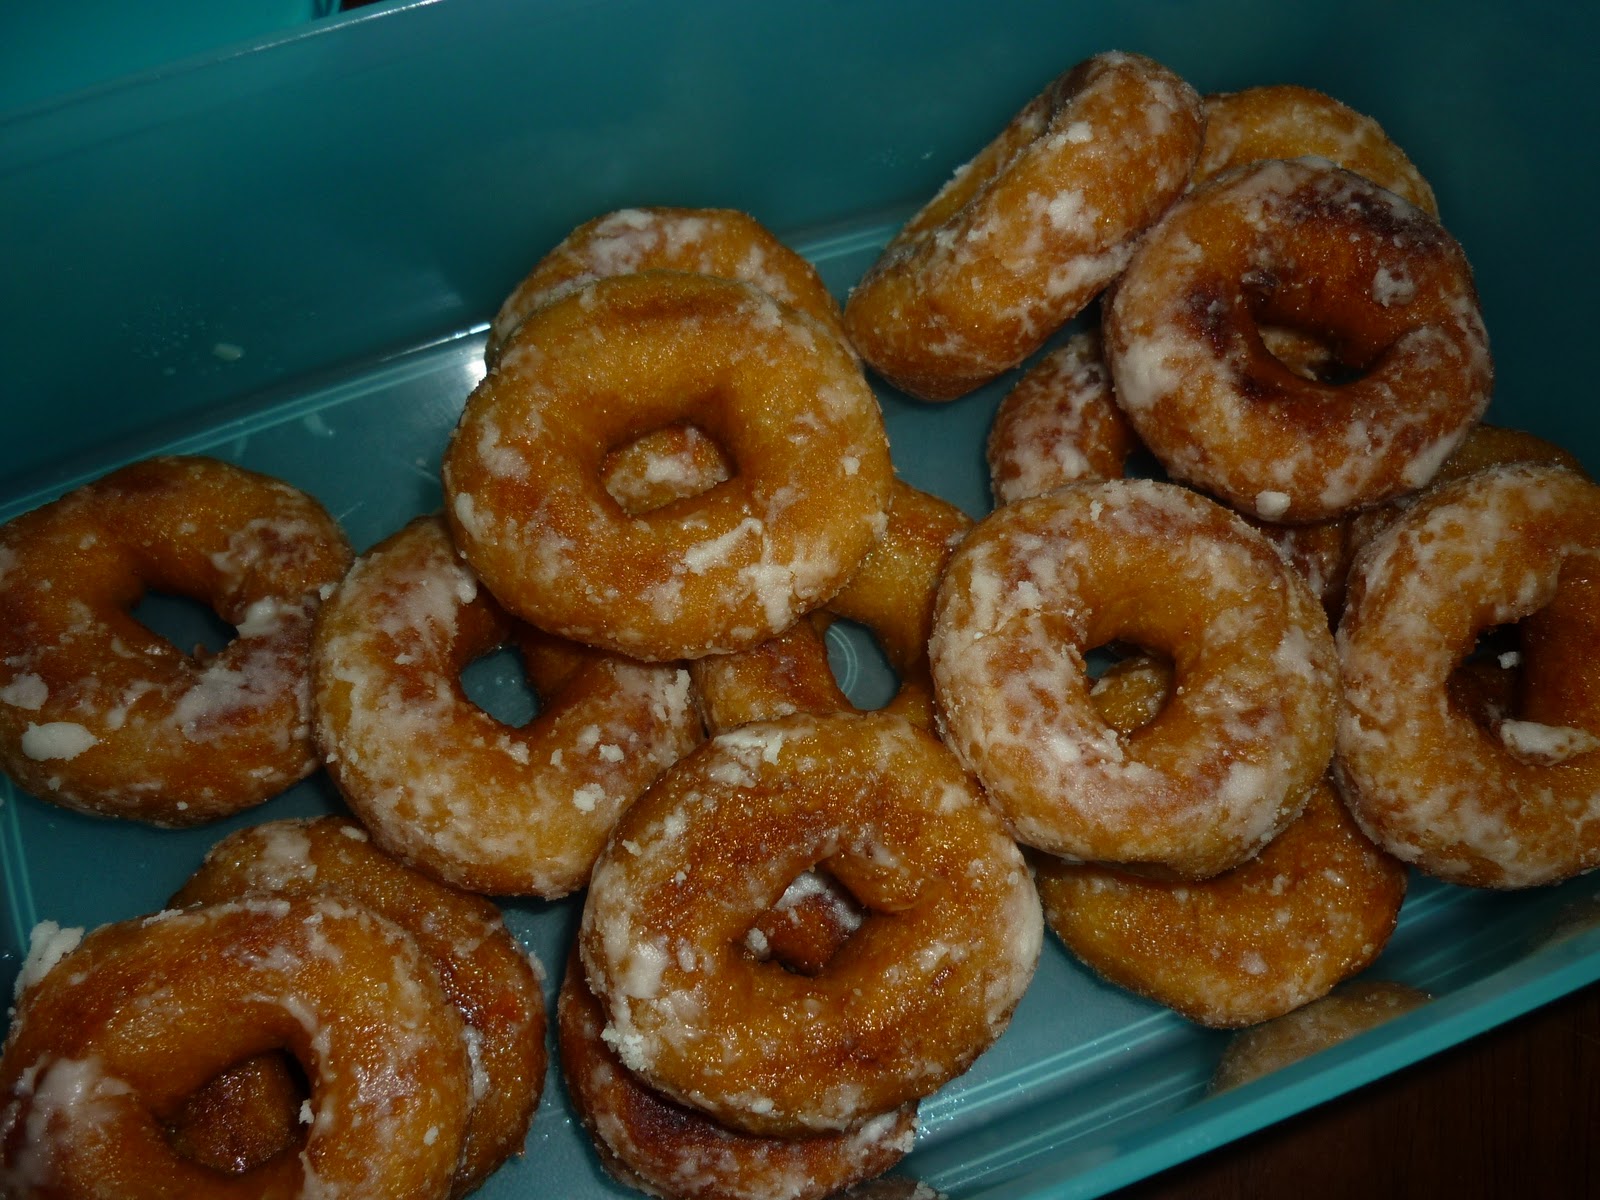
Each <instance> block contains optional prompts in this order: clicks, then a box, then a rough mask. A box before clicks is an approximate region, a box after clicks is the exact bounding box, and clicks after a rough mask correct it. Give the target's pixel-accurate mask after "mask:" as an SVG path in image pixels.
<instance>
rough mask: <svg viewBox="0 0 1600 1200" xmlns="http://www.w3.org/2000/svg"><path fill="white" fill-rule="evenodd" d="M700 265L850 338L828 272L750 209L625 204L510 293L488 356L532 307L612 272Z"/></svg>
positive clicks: (570, 240) (579, 233)
mask: <svg viewBox="0 0 1600 1200" xmlns="http://www.w3.org/2000/svg"><path fill="white" fill-rule="evenodd" d="M639 271H693V272H697V273H698V274H701V275H715V276H716V277H717V278H719V279H737V280H741V281H742V282H744V283H748V284H751V285H753V286H755V287H758V288H760V289H761V290H762V291H763V292H765V293H766V294H767V295H769V296H771V297H772V298H773V299H774V300H779V301H782V302H783V303H784V304H787V305H790V306H791V307H794V308H798V309H799V310H800V311H802V312H804V313H806V314H807V315H809V316H811V317H814V318H815V319H816V320H817V321H819V322H821V323H822V324H823V325H824V326H825V327H827V328H828V329H830V330H831V331H832V332H833V333H834V335H835V336H836V337H838V338H839V340H840V341H841V342H845V341H846V339H845V336H844V328H843V326H842V325H841V324H840V314H839V306H838V304H837V303H836V302H835V301H834V299H833V297H832V296H831V295H830V294H829V292H828V289H827V287H826V286H824V284H823V282H822V279H821V277H820V276H819V275H818V274H817V271H816V268H815V267H813V266H812V265H811V264H810V263H809V262H807V261H806V260H805V259H803V258H801V257H800V255H798V254H796V253H795V252H794V251H793V250H791V249H789V247H787V246H785V245H784V244H783V243H782V242H780V241H779V240H778V239H777V238H776V237H774V236H773V235H772V233H771V232H769V231H768V230H767V229H766V228H765V227H764V226H763V225H762V224H761V223H760V222H759V221H757V220H756V219H755V218H754V217H752V216H750V215H749V214H747V213H742V212H738V211H736V210H734V209H728V208H624V209H619V210H618V211H616V212H611V213H606V214H604V215H603V216H599V217H595V218H594V219H593V220H592V221H585V222H584V223H583V224H582V225H580V226H578V228H576V229H574V230H573V231H572V232H571V233H570V234H568V235H567V236H566V237H565V238H563V239H562V241H561V244H560V245H558V246H557V247H556V248H555V249H553V250H552V251H550V253H549V254H547V255H545V257H544V258H543V259H541V260H540V261H539V263H538V264H537V265H536V266H535V267H534V268H533V270H532V271H530V272H529V273H528V276H527V278H525V279H524V280H523V281H522V282H521V283H520V284H518V285H517V288H516V290H515V291H513V292H512V293H511V295H510V296H508V297H507V298H506V301H505V303H504V304H502V305H501V306H500V311H499V312H498V313H496V314H495V318H494V321H493V322H492V323H491V324H490V327H489V338H488V342H487V344H486V345H485V347H484V352H483V356H484V359H485V361H487V362H488V364H489V366H490V367H491V368H492V367H493V366H494V365H495V364H496V363H497V362H498V361H499V360H500V357H501V355H502V354H503V353H504V352H505V346H506V343H507V342H508V341H510V340H511V338H512V336H513V335H514V334H515V333H516V331H517V329H518V327H520V326H521V324H522V322H523V321H525V320H527V318H528V314H529V313H531V312H533V310H534V309H536V308H540V307H542V306H543V305H545V304H548V303H550V302H551V301H552V300H555V299H558V298H559V297H560V296H561V295H562V294H563V293H564V292H565V291H566V290H569V289H571V288H573V287H576V286H579V285H581V284H583V283H587V282H589V281H590V280H593V279H599V278H603V277H605V276H608V275H630V274H635V273H637V272H639Z"/></svg>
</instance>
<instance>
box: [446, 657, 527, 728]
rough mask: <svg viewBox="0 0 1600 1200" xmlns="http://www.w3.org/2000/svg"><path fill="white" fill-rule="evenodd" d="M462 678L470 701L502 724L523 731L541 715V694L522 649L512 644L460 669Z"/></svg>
mask: <svg viewBox="0 0 1600 1200" xmlns="http://www.w3.org/2000/svg"><path fill="white" fill-rule="evenodd" d="M460 679H461V690H462V691H463V692H465V693H466V696H467V699H468V700H470V701H472V703H474V704H476V705H477V706H478V707H479V708H481V709H482V710H483V711H484V712H486V713H488V714H489V715H490V716H491V717H493V718H494V719H495V720H496V721H498V722H500V724H502V725H507V726H509V727H511V728H512V729H521V728H522V727H523V726H525V725H527V724H528V723H529V722H531V721H532V720H533V719H534V718H535V717H536V716H538V715H539V711H540V705H539V694H538V692H537V691H536V690H535V689H534V687H533V685H532V683H531V682H530V681H529V677H528V669H527V664H526V662H525V660H524V659H523V656H522V651H521V649H520V648H518V647H517V646H515V645H513V644H511V643H504V644H501V645H497V646H494V647H491V648H490V649H489V650H487V651H485V652H484V653H482V654H479V655H478V656H477V657H475V658H473V659H472V660H471V661H470V662H468V663H467V665H466V666H464V667H462V668H461V676H460Z"/></svg>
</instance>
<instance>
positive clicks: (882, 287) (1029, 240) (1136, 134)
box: [844, 52, 1204, 400]
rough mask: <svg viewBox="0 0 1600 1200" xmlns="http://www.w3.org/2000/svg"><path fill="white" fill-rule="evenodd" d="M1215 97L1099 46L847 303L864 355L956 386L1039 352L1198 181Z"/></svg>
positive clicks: (905, 378) (908, 384) (897, 380)
mask: <svg viewBox="0 0 1600 1200" xmlns="http://www.w3.org/2000/svg"><path fill="white" fill-rule="evenodd" d="M1203 125H1204V119H1203V117H1202V115H1201V110H1200V97H1199V96H1198V95H1197V94H1196V93H1195V91H1194V89H1193V88H1191V87H1190V86H1189V85H1188V84H1187V83H1185V82H1184V81H1183V80H1182V79H1180V78H1178V76H1176V75H1174V74H1173V73H1172V72H1171V71H1169V70H1168V69H1167V68H1166V67H1163V66H1161V65H1160V64H1159V63H1156V62H1152V61H1151V60H1150V59H1148V58H1143V57H1141V56H1139V55H1136V54H1123V53H1115V52H1113V53H1106V54H1097V55H1095V56H1094V57H1093V58H1090V59H1086V60H1085V61H1083V62H1081V63H1079V64H1078V65H1077V66H1075V67H1073V68H1072V69H1071V70H1070V71H1068V72H1067V73H1066V74H1064V75H1062V76H1060V77H1059V78H1058V79H1056V80H1055V81H1054V82H1052V83H1051V84H1050V86H1049V87H1047V88H1045V90H1044V91H1043V92H1041V93H1040V94H1039V95H1038V96H1037V97H1035V98H1034V99H1033V100H1032V101H1031V102H1029V103H1028V105H1027V106H1026V107H1024V108H1023V110H1022V111H1021V112H1020V113H1018V114H1017V115H1016V116H1015V117H1014V118H1013V119H1012V121H1011V123H1010V124H1009V125H1008V126H1006V128H1005V129H1004V130H1003V131H1002V132H1001V133H1000V135H999V137H997V138H996V139H995V140H994V141H993V142H991V143H990V144H989V145H988V146H987V147H985V148H984V149H983V150H982V151H980V152H979V154H978V155H977V157H975V158H973V159H972V160H971V161H970V162H968V163H967V164H966V165H965V166H963V167H962V168H961V169H960V170H958V171H957V172H956V174H955V177H954V178H953V179H951V180H950V182H949V183H947V184H945V186H944V187H943V188H942V189H941V190H940V191H939V193H938V194H937V195H935V196H934V198H933V199H932V200H930V201H929V202H928V204H927V205H926V206H925V207H924V208H923V209H922V210H921V211H920V212H918V213H917V214H916V215H915V216H914V217H912V218H911V220H910V221H909V222H908V223H907V224H906V226H905V228H903V229H902V230H900V232H899V233H898V234H896V235H895V237H894V239H893V240H892V241H890V243H889V245H888V246H887V247H886V248H885V249H884V251H883V254H882V255H881V256H880V257H879V258H878V260H877V262H875V263H874V264H873V266H872V268H871V270H869V271H868V272H867V274H866V276H865V278H863V279H862V280H861V282H860V284H859V285H857V287H856V289H855V290H854V291H853V292H852V293H851V294H850V297H849V298H848V299H847V300H846V302H845V310H844V323H845V329H846V330H847V331H848V332H849V334H850V337H851V339H852V340H853V341H854V342H855V345H856V349H857V350H859V351H860V352H861V356H862V357H863V358H864V359H866V360H867V362H868V363H870V364H871V365H872V366H873V368H875V369H876V370H877V371H878V373H879V374H881V375H882V376H883V377H884V378H885V379H887V380H888V381H889V382H890V383H892V384H894V385H895V386H896V387H898V388H900V389H902V390H903V391H906V392H908V393H910V394H911V395H913V396H919V397H921V398H922V399H924V400H950V399H953V398H955V397H957V396H961V395H964V394H965V393H967V392H969V391H971V390H972V389H973V388H975V387H977V386H979V385H980V384H982V383H985V382H986V381H988V380H990V379H993V378H994V377H995V376H996V375H999V374H1000V373H1001V372H1002V371H1005V370H1008V369H1009V368H1011V367H1014V366H1016V365H1017V364H1018V363H1020V362H1021V361H1022V360H1023V359H1025V358H1027V357H1028V355H1030V354H1032V353H1033V352H1034V351H1035V350H1037V349H1038V348H1039V347H1040V346H1042V345H1044V343H1045V340H1046V339H1047V338H1048V337H1049V336H1050V334H1051V333H1053V332H1054V331H1055V330H1057V329H1059V328H1060V327H1061V326H1062V325H1064V324H1065V323H1066V322H1067V321H1068V320H1070V319H1071V318H1072V317H1073V316H1075V315H1076V314H1077V313H1078V312H1079V311H1080V310H1081V309H1082V308H1083V307H1084V306H1085V305H1087V304H1088V303H1089V301H1090V300H1092V299H1093V298H1094V297H1095V295H1096V294H1097V293H1098V292H1099V291H1100V290H1101V289H1102V288H1103V287H1105V285H1106V284H1107V283H1109V282H1111V280H1112V279H1114V278H1115V277H1116V276H1117V274H1118V273H1119V272H1121V270H1122V268H1123V267H1124V266H1125V265H1126V264H1127V261H1128V255H1129V254H1130V252H1131V250H1132V246H1133V242H1134V239H1135V238H1136V237H1137V235H1138V234H1139V233H1141V232H1142V231H1143V230H1144V229H1145V228H1146V227H1147V226H1149V225H1150V224H1152V223H1153V222H1154V221H1155V220H1156V218H1158V217H1159V216H1160V215H1161V214H1162V212H1163V211H1165V209H1166V207H1167V206H1168V205H1169V204H1171V203H1172V202H1173V200H1175V199H1176V198H1177V197H1178V196H1179V195H1180V194H1181V193H1182V192H1183V189H1184V188H1185V187H1186V186H1188V182H1189V172H1190V169H1191V168H1192V167H1193V166H1194V161H1195V157H1196V156H1197V155H1198V154H1199V153H1200V144H1201V136H1202V127H1203Z"/></svg>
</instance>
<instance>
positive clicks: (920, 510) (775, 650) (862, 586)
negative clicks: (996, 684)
mask: <svg viewBox="0 0 1600 1200" xmlns="http://www.w3.org/2000/svg"><path fill="white" fill-rule="evenodd" d="M971 527H972V521H971V519H970V518H969V517H968V516H967V515H966V514H965V513H963V512H962V511H961V510H960V509H959V508H957V507H956V506H955V505H953V504H950V503H948V502H946V501H944V500H941V499H939V498H938V497H937V496H933V495H930V494H929V493H927V492H924V491H921V490H920V489H918V488H914V487H912V486H911V485H910V484H908V483H905V482H904V481H902V480H899V479H896V480H895V481H894V487H893V489H892V491H891V493H890V500H889V523H888V528H887V529H885V530H884V533H883V536H882V537H881V538H879V539H878V541H877V542H876V543H875V544H874V545H873V547H872V549H871V550H870V551H868V553H867V556H866V558H865V559H864V560H862V563H861V566H860V567H859V568H858V569H857V571H856V572H855V574H854V575H852V576H851V577H850V580H849V582H848V583H846V584H845V586H844V587H843V588H842V589H841V590H840V591H839V593H838V594H837V595H835V596H834V597H833V599H832V600H830V601H828V603H827V605H826V606H825V607H824V608H823V609H821V610H818V611H817V612H814V613H813V614H811V615H812V617H813V618H814V620H812V621H799V622H796V623H795V624H794V625H792V626H790V627H789V628H788V629H786V630H784V631H783V632H782V633H780V634H779V635H778V636H777V637H774V638H770V639H768V640H767V641H766V642H763V643H762V644H761V645H759V646H756V647H754V648H752V649H750V650H745V651H741V652H739V653H735V654H721V655H714V656H710V657H707V658H702V659H698V660H696V661H695V662H693V663H691V664H690V665H689V674H690V677H691V678H692V679H693V681H694V684H695V688H696V692H697V694H698V695H699V697H700V704H701V711H702V713H703V714H704V716H705V720H706V726H707V728H708V729H709V730H710V731H711V732H712V733H720V732H722V731H723V730H725V729H732V728H734V727H735V726H738V725H743V724H745V723H747V722H750V721H765V720H772V719H774V718H777V717H783V716H788V715H789V714H790V713H795V712H810V713H819V714H820V713H829V712H837V711H841V710H848V709H851V708H853V707H854V705H852V703H851V701H850V700H849V698H848V697H847V696H846V695H845V694H844V692H843V690H842V689H841V688H840V687H839V684H838V681H837V680H836V679H835V678H834V676H833V671H832V668H831V667H830V666H829V663H828V648H827V642H826V640H825V631H826V626H827V623H828V622H830V621H831V620H832V619H833V618H835V617H842V618H845V619H846V620H850V621H854V622H857V623H858V624H860V625H863V626H865V627H866V628H867V629H868V630H869V631H870V632H871V633H872V634H873V635H874V636H875V637H876V638H877V639H878V644H879V645H880V646H881V647H882V648H883V651H884V656H885V657H886V658H887V659H888V661H889V665H890V666H891V667H893V668H894V671H895V673H896V675H897V676H898V678H899V688H898V689H897V690H896V692H895V695H894V697H893V699H891V700H890V702H889V703H888V704H887V705H886V706H885V709H886V711H889V712H893V713H897V714H898V715H900V716H903V717H905V718H906V719H907V720H909V721H911V722H912V723H913V724H916V725H920V726H922V727H924V728H931V726H932V724H933V697H932V684H931V681H930V680H929V678H928V651H927V646H928V634H929V631H930V630H931V628H932V625H933V597H934V592H935V589H936V588H937V587H938V584H939V577H940V575H941V574H942V573H943V572H944V565H945V563H946V561H948V559H949V557H950V552H951V551H952V550H953V549H954V548H955V546H956V544H957V543H958V542H959V541H960V540H961V538H962V537H963V536H965V534H966V531H967V530H968V529H970V528H971Z"/></svg>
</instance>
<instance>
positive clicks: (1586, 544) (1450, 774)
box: [1336, 464, 1600, 888]
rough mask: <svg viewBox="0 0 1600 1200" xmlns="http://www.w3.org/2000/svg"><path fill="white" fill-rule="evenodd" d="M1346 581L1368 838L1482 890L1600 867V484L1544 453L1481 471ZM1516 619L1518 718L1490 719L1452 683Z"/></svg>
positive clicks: (1402, 527)
mask: <svg viewBox="0 0 1600 1200" xmlns="http://www.w3.org/2000/svg"><path fill="white" fill-rule="evenodd" d="M1350 578H1351V582H1350V589H1349V597H1348V599H1347V601H1346V605H1345V611H1344V616H1343V618H1342V619H1341V621H1340V623H1339V635H1338V643H1339V658H1340V665H1341V668H1342V672H1343V677H1344V702H1343V705H1342V707H1341V712H1340V717H1339V735H1338V755H1337V758H1336V774H1337V779H1338V782H1339V786H1340V789H1341V790H1342V791H1343V793H1344V796H1345V799H1346V801H1347V802H1348V803H1349V805H1350V808H1351V811H1352V812H1353V813H1354V814H1355V816H1356V819H1357V820H1358V821H1360V822H1361V825H1362V827H1363V828H1364V829H1365V830H1366V831H1367V833H1368V834H1369V835H1370V836H1371V837H1372V838H1373V839H1374V840H1375V841H1377V843H1378V844H1379V845H1381V846H1383V847H1384V848H1385V849H1387V850H1388V851H1389V852H1390V853H1391V854H1394V855H1395V856H1397V857H1399V858H1401V859H1404V860H1405V861H1407V862H1410V863H1413V864H1415V865H1416V866H1417V867H1419V868H1420V869H1421V870H1423V871H1426V872H1427V873H1429V874H1431V875H1434V876H1437V877H1439V878H1441V879H1446V880H1449V881H1450V882H1452V883H1458V884H1468V885H1473V886H1479V887H1495V888H1518V887H1533V886H1538V885H1541V884H1548V883H1555V882H1557V881H1559V880H1562V879H1565V878H1567V877H1569V876H1571V875H1576V874H1578V873H1580V872H1582V871H1587V870H1590V869H1591V868H1593V867H1595V866H1597V865H1600V748H1597V747H1600V741H1597V739H1600V668H1597V666H1596V658H1595V654H1594V648H1595V645H1596V643H1597V641H1600V487H1596V485H1594V484H1593V483H1590V482H1589V481H1588V480H1586V479H1584V478H1583V477H1582V476H1580V475H1577V474H1575V473H1574V472H1571V471H1568V470H1566V469H1564V468H1561V467H1552V466H1544V465H1533V464H1525V465H1512V466H1502V467H1493V468H1490V469H1487V470H1484V471H1480V472H1476V473H1474V474H1471V475H1467V476H1465V477H1463V478H1461V479H1458V480H1455V481H1453V482H1451V483H1448V484H1445V485H1442V486H1440V487H1437V488H1434V489H1432V490H1431V491H1430V492H1429V493H1428V494H1426V495H1425V496H1423V497H1422V498H1421V499H1420V500H1419V501H1418V502H1417V503H1416V504H1415V505H1413V506H1412V507H1411V508H1409V509H1408V510H1406V511H1405V512H1404V513H1403V514H1401V515H1400V516H1399V517H1398V518H1396V519H1395V520H1394V522H1393V523H1392V524H1391V525H1389V527H1388V528H1387V529H1385V530H1384V531H1383V532H1382V533H1381V534H1379V535H1378V536H1377V537H1376V538H1374V539H1373V540H1372V541H1370V542H1368V543H1366V544H1365V545H1364V546H1363V547H1362V549H1361V551H1360V553H1359V554H1358V555H1357V557H1356V562H1355V565H1354V566H1353V567H1352V568H1351V576H1350ZM1518 622H1520V623H1521V626H1522V628H1521V631H1520V632H1521V635H1522V644H1521V649H1520V659H1521V662H1520V667H1519V668H1518V669H1519V670H1520V672H1521V678H1520V684H1519V687H1518V697H1517V709H1518V711H1516V712H1515V713H1514V714H1513V716H1514V717H1515V718H1516V719H1515V720H1514V721H1510V722H1500V723H1491V724H1489V725H1485V724H1483V723H1480V722H1479V721H1478V720H1475V719H1474V716H1473V713H1472V712H1470V711H1468V710H1467V709H1466V708H1465V707H1464V706H1463V705H1462V704H1461V703H1460V702H1459V700H1457V699H1455V698H1453V696H1452V689H1451V687H1450V685H1449V681H1450V678H1451V676H1452V675H1453V674H1454V673H1455V672H1456V670H1457V667H1458V665H1459V664H1460V663H1461V662H1462V661H1463V660H1464V659H1465V658H1466V657H1467V655H1468V654H1469V653H1470V652H1471V651H1472V649H1473V647H1474V645H1475V644H1476V641H1477V638H1478V635H1479V634H1480V633H1481V632H1482V631H1484V630H1486V629H1489V628H1493V627H1495V626H1502V625H1511V624H1514V623H1518ZM1496 724H1498V727H1496ZM1508 724H1509V725H1511V733H1510V735H1509V736H1508V735H1507V734H1506V733H1505V732H1504V730H1505V728H1506V725H1508Z"/></svg>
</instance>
